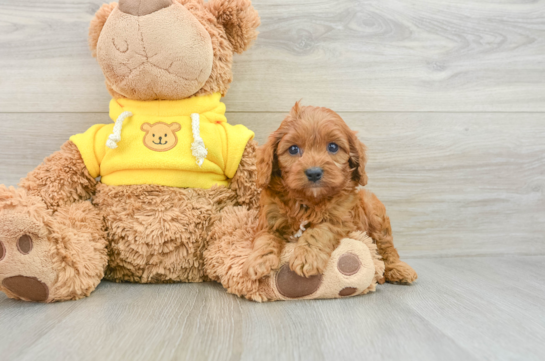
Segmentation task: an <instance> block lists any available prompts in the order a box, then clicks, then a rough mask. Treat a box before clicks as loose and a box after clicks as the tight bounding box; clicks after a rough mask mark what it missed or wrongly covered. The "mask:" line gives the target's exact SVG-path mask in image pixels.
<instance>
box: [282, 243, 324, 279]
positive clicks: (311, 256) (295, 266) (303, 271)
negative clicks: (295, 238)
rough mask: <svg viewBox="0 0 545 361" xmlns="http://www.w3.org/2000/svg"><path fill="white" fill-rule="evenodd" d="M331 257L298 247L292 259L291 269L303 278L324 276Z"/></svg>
mask: <svg viewBox="0 0 545 361" xmlns="http://www.w3.org/2000/svg"><path fill="white" fill-rule="evenodd" d="M328 261H329V257H327V256H326V255H325V254H323V253H321V252H320V251H317V250H314V249H312V248H310V247H307V246H296V247H295V249H294V250H293V255H292V256H291V258H290V268H291V270H292V271H294V272H295V273H297V274H298V275H299V276H301V277H307V278H308V277H310V276H315V275H318V274H322V273H323V272H324V270H325V268H326V266H327V262H328Z"/></svg>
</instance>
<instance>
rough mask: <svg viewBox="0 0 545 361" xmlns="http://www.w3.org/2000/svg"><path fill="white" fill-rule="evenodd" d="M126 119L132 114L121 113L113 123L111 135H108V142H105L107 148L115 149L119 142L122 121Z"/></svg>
mask: <svg viewBox="0 0 545 361" xmlns="http://www.w3.org/2000/svg"><path fill="white" fill-rule="evenodd" d="M128 117H132V113H131V112H123V113H121V115H120V116H119V117H118V118H117V120H116V121H115V125H114V130H113V133H112V134H110V136H109V137H108V141H107V142H106V146H107V147H108V148H110V149H115V148H117V143H119V141H120V140H121V129H122V128H123V121H124V120H125V119H127V118H128Z"/></svg>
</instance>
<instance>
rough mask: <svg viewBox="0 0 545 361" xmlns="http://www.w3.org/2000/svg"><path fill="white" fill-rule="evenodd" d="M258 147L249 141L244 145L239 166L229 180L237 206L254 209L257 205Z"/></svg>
mask: <svg viewBox="0 0 545 361" xmlns="http://www.w3.org/2000/svg"><path fill="white" fill-rule="evenodd" d="M257 148H258V145H257V142H256V141H255V140H251V141H249V142H248V144H247V145H246V148H245V149H244V153H243V155H242V159H241V161H240V165H239V166H238V169H237V172H236V173H235V176H234V177H233V179H231V184H230V187H231V190H233V191H235V193H236V197H237V204H238V205H242V206H247V207H248V208H250V209H256V208H257V206H258V203H259V195H260V190H259V189H258V187H257V186H256V177H257V169H256V151H257Z"/></svg>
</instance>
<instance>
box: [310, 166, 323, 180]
mask: <svg viewBox="0 0 545 361" xmlns="http://www.w3.org/2000/svg"><path fill="white" fill-rule="evenodd" d="M305 174H306V175H307V178H308V180H309V181H311V182H318V181H319V180H320V179H322V176H323V175H324V170H323V169H322V168H320V167H314V168H309V169H307V170H306V171H305Z"/></svg>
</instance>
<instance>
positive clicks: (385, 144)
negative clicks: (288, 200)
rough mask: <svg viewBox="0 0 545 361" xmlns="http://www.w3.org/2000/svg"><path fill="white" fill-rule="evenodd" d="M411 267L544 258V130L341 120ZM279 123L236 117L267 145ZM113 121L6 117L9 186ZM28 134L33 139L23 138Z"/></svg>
mask: <svg viewBox="0 0 545 361" xmlns="http://www.w3.org/2000/svg"><path fill="white" fill-rule="evenodd" d="M341 115H342V116H343V118H344V119H345V120H346V121H347V123H348V124H349V125H350V127H351V128H352V129H354V130H357V131H359V134H360V139H362V141H363V142H364V143H365V144H366V145H367V146H368V148H369V163H368V168H367V171H368V174H369V185H368V189H370V190H371V191H373V192H375V193H376V194H377V195H378V196H379V198H380V199H381V200H382V201H383V202H384V203H385V204H386V207H387V209H388V212H389V214H390V218H391V221H392V226H393V230H394V239H395V244H396V246H397V247H398V249H399V250H400V251H401V253H402V255H403V257H422V256H428V257H445V256H467V255H487V254H512V253H516V254H545V238H544V237H545V122H543V115H542V114H532V113H521V114H502V113H488V114H485V113H475V114H469V113H341ZM283 117H284V114H280V113H278V114H277V113H273V114H271V113H255V114H249V113H229V114H228V118H229V121H230V123H231V124H239V123H242V124H244V125H246V126H248V127H249V128H251V129H253V130H254V131H255V132H256V137H257V140H258V141H259V142H260V143H263V142H264V140H265V139H266V137H267V135H268V134H270V133H271V132H272V131H273V130H275V129H276V128H277V127H278V125H279V124H280V122H281V120H282V119H283ZM108 121H110V120H109V118H108V115H107V114H105V113H92V114H72V113H69V114H65V113H63V114H40V115H38V114H0V124H4V126H3V134H4V136H3V137H1V138H0V158H1V159H3V161H2V162H0V184H7V185H15V184H16V183H17V182H18V180H19V179H20V178H21V177H24V176H25V175H26V173H28V172H29V171H31V170H32V169H34V167H36V166H37V165H38V164H39V163H40V162H41V160H42V159H43V158H44V157H45V156H47V155H49V154H51V153H52V152H54V151H56V150H58V149H59V147H60V146H61V144H63V143H64V142H65V141H66V140H67V139H68V138H69V137H70V135H73V134H76V133H79V132H83V131H85V130H86V129H87V128H88V127H90V126H91V125H93V124H96V123H101V122H108ZM22 129H24V131H21V130H22Z"/></svg>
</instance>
